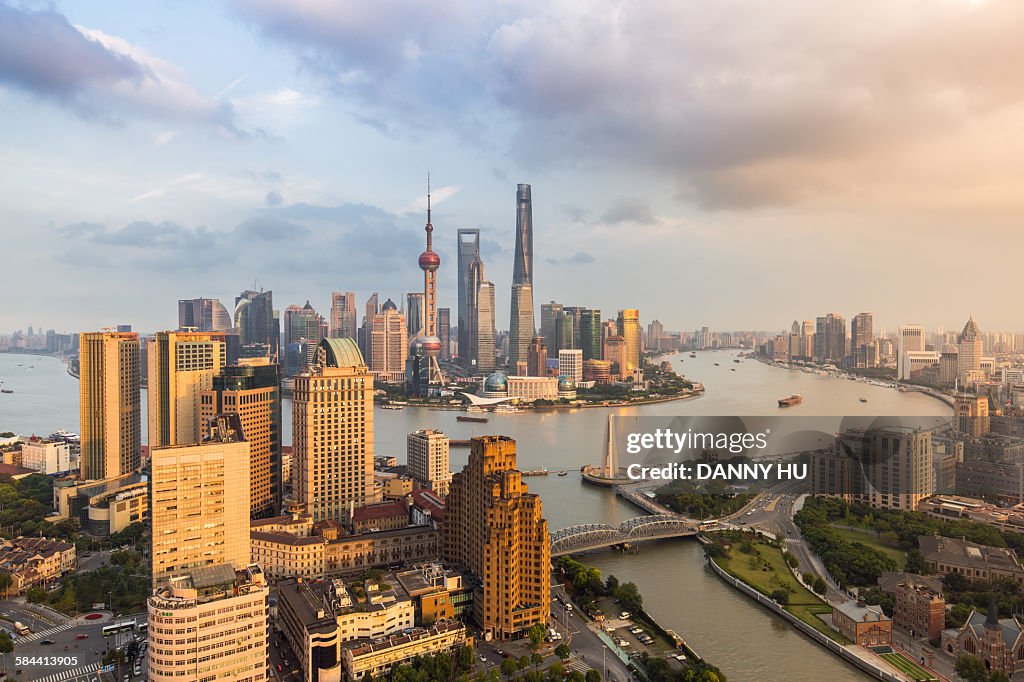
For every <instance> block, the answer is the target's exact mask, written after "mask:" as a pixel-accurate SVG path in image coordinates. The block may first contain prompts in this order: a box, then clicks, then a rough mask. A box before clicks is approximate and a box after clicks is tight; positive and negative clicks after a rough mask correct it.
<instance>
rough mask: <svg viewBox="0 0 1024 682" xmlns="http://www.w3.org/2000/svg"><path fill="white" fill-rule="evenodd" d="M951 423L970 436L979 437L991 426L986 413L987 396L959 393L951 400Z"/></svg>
mask: <svg viewBox="0 0 1024 682" xmlns="http://www.w3.org/2000/svg"><path fill="white" fill-rule="evenodd" d="M953 425H954V426H955V428H956V430H957V431H959V432H960V433H962V434H965V435H967V436H969V437H970V438H980V437H981V436H984V435H985V434H986V433H988V432H989V431H990V430H991V428H992V420H991V418H990V417H989V414H988V397H987V396H981V395H974V394H971V393H960V394H958V395H957V396H956V398H955V399H954V402H953Z"/></svg>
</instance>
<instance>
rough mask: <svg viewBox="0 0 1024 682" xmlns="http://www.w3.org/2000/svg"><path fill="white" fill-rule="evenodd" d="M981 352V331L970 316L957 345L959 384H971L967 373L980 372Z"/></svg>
mask: <svg viewBox="0 0 1024 682" xmlns="http://www.w3.org/2000/svg"><path fill="white" fill-rule="evenodd" d="M981 352H982V351H981V329H979V328H978V323H977V322H975V321H974V317H973V316H972V317H971V318H970V319H968V320H967V324H965V325H964V330H963V331H962V332H960V339H959V342H958V344H957V375H958V377H959V379H960V383H961V384H963V385H968V384H970V383H972V382H971V375H970V374H969V373H970V372H979V371H981Z"/></svg>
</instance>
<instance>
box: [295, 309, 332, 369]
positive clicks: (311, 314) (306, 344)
mask: <svg viewBox="0 0 1024 682" xmlns="http://www.w3.org/2000/svg"><path fill="white" fill-rule="evenodd" d="M284 328H285V337H284V338H285V347H286V349H287V355H286V356H285V360H286V362H285V373H286V374H287V375H289V376H291V375H293V374H297V373H299V372H301V371H303V370H304V369H305V368H306V367H307V366H308V365H309V364H310V363H311V362H312V361H313V355H314V354H315V353H316V347H317V344H319V343H320V339H322V338H324V336H326V335H327V324H326V323H325V322H324V318H323V316H321V315H319V314H318V313H317V312H316V310H314V309H313V306H312V305H310V303H309V301H306V305H304V306H301V307H300V306H297V305H290V306H288V307H287V308H286V309H285V311H284Z"/></svg>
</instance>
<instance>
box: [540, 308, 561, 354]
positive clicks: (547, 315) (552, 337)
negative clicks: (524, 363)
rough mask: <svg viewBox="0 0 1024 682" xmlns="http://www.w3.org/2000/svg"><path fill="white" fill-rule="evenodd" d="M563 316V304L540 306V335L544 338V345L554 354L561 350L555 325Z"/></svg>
mask: <svg viewBox="0 0 1024 682" xmlns="http://www.w3.org/2000/svg"><path fill="white" fill-rule="evenodd" d="M561 314H562V304H561V303H556V302H555V301H551V302H550V303H541V304H540V335H541V336H543V337H544V345H545V346H547V347H548V349H549V350H550V351H551V352H552V353H555V352H558V351H559V350H561V348H562V347H561V346H560V345H558V339H557V338H556V334H555V324H556V321H557V320H558V318H559V317H560V316H561Z"/></svg>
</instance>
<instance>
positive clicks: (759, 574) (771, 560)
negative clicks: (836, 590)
mask: <svg viewBox="0 0 1024 682" xmlns="http://www.w3.org/2000/svg"><path fill="white" fill-rule="evenodd" d="M754 547H755V548H756V549H757V551H758V553H759V555H760V557H761V559H764V561H765V563H766V564H767V566H766V565H764V564H759V565H758V566H757V567H751V565H750V559H751V558H752V557H753V556H754V555H752V554H746V553H744V552H741V551H740V543H738V542H737V543H735V544H733V546H732V549H730V550H729V553H730V554H731V556H730V557H729V558H728V559H717V560H716V561H717V562H718V565H719V566H721V567H722V568H724V569H725V570H726V572H728V573H729V574H730V575H733V576H736V577H737V578H739V579H740V580H742V581H743V582H745V583H747V584H748V585H751V586H753V587H755V588H757V590H758V591H759V592H762V593H763V594H767V595H770V594H771V593H772V592H774V591H775V590H777V589H779V588H780V587H781V588H783V589H787V590H789V604H788V605H787V606H786V610H787V611H789V612H790V613H792V614H793V615H794V616H796V617H797V618H799V619H800V620H802V621H804V622H805V623H807V624H808V625H810V626H811V627H812V628H814V629H815V630H817V631H819V632H821V633H823V634H825V635H827V636H828V637H831V638H832V639H834V640H836V641H837V642H840V643H842V644H849V640H847V639H846V638H845V637H843V636H842V635H840V634H839V633H838V632H836V631H835V630H833V629H832V628H830V627H829V626H828V625H826V624H825V623H824V621H822V620H821V619H820V618H818V616H817V614H819V613H831V612H832V607H830V606H829V605H828V604H826V603H825V602H823V601H822V600H821V598H819V597H818V595H816V594H814V593H813V592H811V591H810V590H808V589H807V588H806V587H804V586H803V585H801V584H800V583H799V582H798V581H797V579H796V578H795V577H793V574H792V573H791V572H790V570H789V567H788V566H787V565H786V560H785V559H784V558H783V556H782V550H780V549H778V548H777V547H772V546H771V545H766V544H763V543H760V542H755V543H754Z"/></svg>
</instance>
